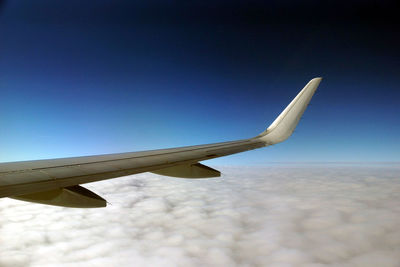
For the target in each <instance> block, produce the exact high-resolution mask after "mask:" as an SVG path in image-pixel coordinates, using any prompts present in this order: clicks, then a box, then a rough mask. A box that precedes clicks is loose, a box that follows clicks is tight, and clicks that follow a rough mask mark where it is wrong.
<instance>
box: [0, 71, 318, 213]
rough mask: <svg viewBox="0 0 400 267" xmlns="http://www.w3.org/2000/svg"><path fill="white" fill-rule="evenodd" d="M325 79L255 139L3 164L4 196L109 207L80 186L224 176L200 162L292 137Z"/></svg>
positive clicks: (303, 93)
mask: <svg viewBox="0 0 400 267" xmlns="http://www.w3.org/2000/svg"><path fill="white" fill-rule="evenodd" d="M320 81H321V78H314V79H312V80H311V81H310V82H309V83H308V84H307V85H306V86H305V87H304V88H303V90H301V91H300V93H299V94H298V95H297V96H296V97H295V98H294V99H293V101H292V102H291V103H290V104H289V105H288V106H287V107H286V108H285V109H284V110H283V112H282V113H281V114H280V115H279V116H278V117H277V118H276V120H275V121H274V122H273V123H272V124H271V125H270V126H269V127H268V128H267V130H265V131H264V132H262V133H261V134H259V135H258V136H256V137H253V138H249V139H243V140H238V141H231V142H223V143H215V144H208V145H198V146H187V147H180V148H170V149H160V150H150V151H143V152H131V153H120V154H109V155H99V156H87V157H74V158H62V159H50V160H34V161H22V162H9V163H0V198H1V197H12V198H15V199H20V200H25V201H31V202H37V203H42V204H49V205H57V206H65V207H80V208H91V207H104V206H106V201H105V200H104V199H103V198H101V197H100V196H98V195H96V194H95V193H93V192H91V191H89V190H87V189H85V188H83V187H81V186H79V185H80V184H84V183H90V182H95V181H100V180H105V179H110V178H116V177H120V176H126V175H131V174H136V173H141V172H154V173H157V174H161V175H167V176H173V177H182V178H192V179H193V178H207V177H218V176H220V173H219V171H217V170H214V169H212V168H210V167H207V166H204V165H202V164H200V163H199V162H200V161H203V160H207V159H212V158H217V157H222V156H227V155H231V154H235V153H239V152H243V151H247V150H251V149H255V148H260V147H265V146H269V145H273V144H277V143H279V142H282V141H284V140H286V139H287V138H289V136H290V135H291V134H292V133H293V131H294V129H295V128H296V125H297V124H298V122H299V120H300V118H301V116H302V115H303V113H304V111H305V109H306V107H307V105H308V103H309V102H310V100H311V98H312V96H313V94H314V92H315V90H316V89H317V87H318V85H319V83H320Z"/></svg>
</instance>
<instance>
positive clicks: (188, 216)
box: [0, 165, 400, 267]
mask: <svg viewBox="0 0 400 267" xmlns="http://www.w3.org/2000/svg"><path fill="white" fill-rule="evenodd" d="M219 169H220V170H222V172H223V173H224V175H223V177H222V178H214V179H203V180H186V179H178V178H169V177H163V176H158V175H155V174H149V173H145V174H140V175H135V176H130V177H124V178H120V179H114V180H109V181H103V182H98V183H93V184H89V185H86V187H87V188H88V189H90V190H93V191H95V192H96V193H98V194H99V195H101V196H103V197H104V198H106V199H107V200H108V201H109V202H110V204H109V206H108V207H107V208H104V209H68V208H59V207H52V206H45V205H39V204H31V203H27V202H21V201H17V200H11V199H0V266H2V267H3V266H5V267H8V266H13V267H14V266H363V267H364V266H399V263H400V174H399V173H400V172H399V171H400V167H399V166H394V165H387V166H379V165H375V166H311V167H310V166H283V167H277V166H272V167H269V168H259V167H251V168H250V167H245V168H233V167H229V168H228V167H227V168H219Z"/></svg>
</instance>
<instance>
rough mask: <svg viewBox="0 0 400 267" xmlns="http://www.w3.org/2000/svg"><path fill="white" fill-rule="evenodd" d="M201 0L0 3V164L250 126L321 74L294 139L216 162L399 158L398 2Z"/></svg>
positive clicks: (170, 142) (135, 147) (216, 135)
mask: <svg viewBox="0 0 400 267" xmlns="http://www.w3.org/2000/svg"><path fill="white" fill-rule="evenodd" d="M205 3H206V4H203V5H200V4H199V5H196V4H186V5H185V6H182V5H178V4H177V3H172V2H171V3H169V4H166V3H164V4H160V3H157V2H150V4H138V3H135V2H129V3H123V2H120V1H112V2H111V1H98V2H97V1H96V6H93V3H92V4H90V3H86V4H82V3H79V1H68V2H62V1H60V2H53V1H35V2H31V1H17V2H11V1H6V2H4V1H3V2H2V4H1V2H0V6H1V9H0V11H1V13H0V35H1V43H0V90H1V91H0V92H1V98H0V112H1V117H0V118H1V119H0V122H1V125H2V128H1V129H2V130H1V132H0V147H1V150H0V161H2V162H5V161H18V160H30V159H43V158H54V157H70V156H80V155H94V154H105V153H115V152H128V151H139V150H147V149H157V148H166V147H176V146H186V145H196V144H206V143H213V142H220V141H228V140H236V139H241V138H247V137H252V136H254V135H256V134H258V133H259V132H261V131H263V130H264V129H265V128H266V127H267V126H268V125H269V124H270V123H271V122H272V121H273V120H274V118H275V117H276V116H277V115H278V114H279V113H280V112H281V111H282V110H283V108H284V107H285V106H286V105H287V104H288V103H289V102H290V101H291V99H292V98H293V97H294V96H295V95H296V94H297V93H298V91H299V90H300V89H301V88H302V87H303V86H304V85H305V84H306V83H307V82H308V81H309V80H310V79H311V78H313V77H316V76H322V77H324V80H323V81H322V83H321V85H320V88H319V90H318V91H317V93H316V95H315V96H314V98H313V100H312V102H311V105H310V106H309V108H308V110H307V111H306V113H305V115H304V117H303V119H302V121H301V122H300V124H299V126H298V128H297V129H296V132H295V133H294V135H293V136H292V137H291V138H290V139H289V140H287V141H286V142H284V143H282V144H279V145H276V146H273V147H270V148H266V149H260V150H256V151H251V152H246V153H244V154H238V155H233V156H230V157H226V158H221V159H215V160H212V161H210V163H209V164H223V165H242V164H243V165H248V164H257V165H262V164H267V163H269V162H288V161H289V162H291V161H301V162H303V161H306V162H309V161H312V162H314V161H340V162H342V161H400V145H399V144H400V138H399V134H398V133H399V130H400V119H399V105H398V103H399V99H400V91H399V90H398V85H399V84H400V83H399V82H400V75H399V74H400V64H399V58H400V55H399V51H398V47H400V39H399V37H398V36H397V34H396V32H395V24H394V23H393V21H392V17H391V13H390V12H389V11H390V9H391V6H390V3H383V4H382V6H374V5H371V3H370V2H365V4H361V3H359V4H358V5H361V6H357V5H355V7H353V9H350V10H348V11H346V12H344V11H343V12H342V13H339V14H338V13H335V10H336V9H335V8H337V10H342V9H340V6H339V4H338V6H337V7H336V6H334V7H330V9H327V8H325V6H322V4H320V6H317V8H320V10H322V12H321V14H319V15H318V14H314V13H312V12H310V11H307V10H308V8H309V6H307V5H296V6H294V7H292V6H290V5H287V4H285V5H283V4H282V5H281V4H279V3H278V2H276V3H275V4H274V5H272V7H267V6H264V5H263V4H262V3H261V2H257V1H250V2H246V3H245V2H243V3H241V2H235V1H234V2H231V4H227V3H224V2H223V1H219V2H217V3H218V4H215V3H214V2H213V3H211V2H210V3H209V4H207V2H205ZM386 4H387V5H386ZM97 5H98V6H97ZM327 10H330V11H327ZM337 10H336V11H337ZM358 10H363V12H364V13H363V12H359V11H358ZM304 12H305V13H304ZM329 12H330V13H329ZM355 12H356V13H357V14H355ZM388 12H389V14H388ZM381 13H382V14H383V13H385V16H384V18H385V19H382V17H380V15H379V14H381ZM293 14H295V15H293ZM371 14H375V15H374V16H371Z"/></svg>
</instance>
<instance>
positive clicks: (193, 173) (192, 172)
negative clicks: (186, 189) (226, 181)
mask: <svg viewBox="0 0 400 267" xmlns="http://www.w3.org/2000/svg"><path fill="white" fill-rule="evenodd" d="M152 173H155V174H159V175H165V176H171V177H179V178H192V179H197V178H211V177H220V176H221V173H220V172H219V171H217V170H215V169H213V168H210V167H208V166H205V165H203V164H201V163H195V164H182V165H177V166H172V167H168V168H164V169H160V170H155V171H152Z"/></svg>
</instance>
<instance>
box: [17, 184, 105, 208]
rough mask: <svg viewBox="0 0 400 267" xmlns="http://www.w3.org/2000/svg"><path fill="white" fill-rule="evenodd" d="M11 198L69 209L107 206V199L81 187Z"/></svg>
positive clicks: (76, 186)
mask: <svg viewBox="0 0 400 267" xmlns="http://www.w3.org/2000/svg"><path fill="white" fill-rule="evenodd" d="M11 198H13V199H17V200H23V201H28V202H34V203H40V204H47V205H53V206H61V207H69V208H102V207H105V206H107V202H106V200H105V199H103V198H102V197H100V196H98V195H97V194H95V193H93V192H92V191H90V190H88V189H86V188H84V187H82V186H79V185H75V186H70V187H65V188H57V189H53V190H49V191H44V192H38V193H32V194H26V195H21V196H14V197H11Z"/></svg>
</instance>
